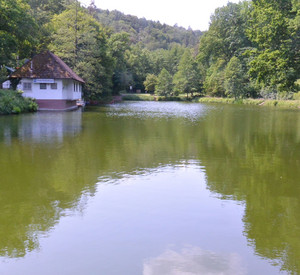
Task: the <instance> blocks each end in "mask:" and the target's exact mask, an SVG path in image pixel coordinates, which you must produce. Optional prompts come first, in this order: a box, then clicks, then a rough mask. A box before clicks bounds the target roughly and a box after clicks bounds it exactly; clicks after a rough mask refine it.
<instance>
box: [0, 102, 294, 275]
mask: <svg viewBox="0 0 300 275" xmlns="http://www.w3.org/2000/svg"><path fill="white" fill-rule="evenodd" d="M102 110H103V109H100V112H88V113H85V114H84V115H83V116H84V119H83V121H82V127H80V129H81V128H82V129H83V131H81V132H80V134H79V133H77V134H76V135H72V134H71V135H68V134H64V135H63V142H61V140H56V141H54V142H53V143H48V144H39V143H33V144H30V143H27V144H26V143H17V142H15V141H14V140H12V143H11V144H12V145H5V143H0V151H1V154H0V174H1V179H0V182H1V184H0V207H1V209H3V211H1V213H0V222H1V224H2V226H1V228H0V251H1V254H2V255H8V256H12V257H15V256H23V255H24V254H25V253H26V251H30V250H32V249H34V248H36V247H38V238H39V236H40V234H45V232H48V231H49V230H50V229H51V228H53V227H54V225H55V224H56V223H57V222H58V221H59V219H60V217H61V215H63V213H64V211H65V209H70V208H71V209H76V208H78V205H79V203H80V200H81V197H82V194H93V193H94V192H95V182H96V181H97V178H98V177H101V176H105V175H108V174H114V173H115V174H117V175H119V176H120V175H121V176H122V175H124V174H126V173H127V174H128V173H133V172H134V171H137V170H139V169H141V170H142V169H143V168H155V167H158V166H160V165H164V164H172V163H173V164H174V163H177V162H178V161H181V160H190V159H199V160H200V163H201V165H202V166H204V167H205V171H206V175H207V186H208V188H209V189H210V190H211V191H212V192H214V193H215V194H217V196H219V197H221V198H228V197H229V198H233V199H235V200H240V201H243V202H245V207H246V211H245V216H244V223H245V235H246V236H247V238H248V240H249V242H250V243H251V244H252V245H253V246H254V247H255V250H256V252H257V253H258V254H259V255H261V256H262V257H267V258H269V259H271V260H273V261H274V262H275V263H276V261H278V262H279V264H280V265H281V266H282V268H283V269H285V270H288V271H291V272H300V264H299V262H298V259H299V258H300V239H299V235H300V234H299V232H300V214H299V213H300V211H299V210H300V201H299V200H300V188H299V185H298V182H296V180H297V179H299V178H300V170H299V169H298V168H299V165H300V163H299V159H300V127H299V126H300V117H299V114H298V113H292V114H291V113H290V112H286V111H272V110H268V109H263V110H259V111H254V110H252V109H250V110H247V109H246V108H241V109H240V108H239V107H237V106H230V107H224V109H219V110H218V109H216V110H214V111H213V112H210V113H209V115H207V116H206V118H205V119H199V120H198V121H197V120H195V118H193V121H187V120H186V119H185V118H180V117H179V118H178V117H176V118H172V117H169V118H168V119H163V118H161V117H160V118H159V119H156V118H151V116H149V117H148V118H143V119H139V118H138V115H136V116H130V117H126V115H124V114H122V116H119V115H118V114H112V115H111V116H107V115H106V113H105V112H101V111H102ZM257 110H258V109H257ZM291 118H293V120H291ZM12 125H15V124H12ZM18 127H19V126H16V127H15V128H16V130H14V131H18ZM0 131H1V130H0ZM8 220H9V221H10V222H9V223H7V221H8Z"/></svg>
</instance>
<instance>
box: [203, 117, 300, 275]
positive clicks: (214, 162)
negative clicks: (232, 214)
mask: <svg viewBox="0 0 300 275" xmlns="http://www.w3.org/2000/svg"><path fill="white" fill-rule="evenodd" d="M295 114H296V115H297V116H296V117H293V120H292V121H291V120H290V118H291V114H290V113H289V112H270V113H268V112H267V111H265V114H264V116H261V114H260V113H257V114H255V113H253V112H251V116H249V114H248V115H247V113H246V112H245V114H244V116H242V117H239V118H238V119H236V117H238V116H240V115H242V113H238V112H237V113H233V112H232V113H231V115H230V116H229V114H228V113H227V116H226V117H224V118H223V119H222V120H221V121H218V120H217V118H216V119H215V121H211V122H210V124H211V125H215V127H214V128H212V127H210V128H208V127H207V128H206V139H205V142H204V143H201V147H202V148H201V149H199V152H201V153H200V154H201V155H202V156H204V158H203V157H202V165H204V166H205V168H206V174H207V185H208V188H209V189H210V190H211V191H213V192H216V193H217V194H220V196H221V197H224V198H227V197H231V198H234V199H237V200H242V201H244V202H245V207H246V208H245V209H246V210H245V215H244V219H243V221H244V223H245V235H246V236H247V238H248V240H249V242H250V243H251V244H252V245H253V246H254V247H255V250H256V252H257V253H258V254H259V255H261V256H262V257H267V258H269V259H271V260H273V263H274V264H279V265H280V266H281V268H282V269H283V270H287V271H291V272H296V273H299V272H300V262H299V259H300V188H299V182H298V181H299V179H300V170H299V164H300V163H299V160H300V133H299V127H298V128H297V124H299V123H300V117H299V115H298V114H297V113H295ZM237 129H239V130H238V131H237ZM251 129H255V130H254V131H253V130H251ZM296 129H298V130H296ZM220 137H221V138H220ZM211 144H212V145H211ZM201 155H200V158H201Z"/></svg>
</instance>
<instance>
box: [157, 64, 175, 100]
mask: <svg viewBox="0 0 300 275" xmlns="http://www.w3.org/2000/svg"><path fill="white" fill-rule="evenodd" d="M172 90H173V84H172V75H171V74H170V73H169V72H168V71H167V70H166V69H165V68H163V69H162V71H161V72H160V74H159V75H158V77H157V84H156V86H155V93H156V94H157V95H159V96H170V95H172Z"/></svg>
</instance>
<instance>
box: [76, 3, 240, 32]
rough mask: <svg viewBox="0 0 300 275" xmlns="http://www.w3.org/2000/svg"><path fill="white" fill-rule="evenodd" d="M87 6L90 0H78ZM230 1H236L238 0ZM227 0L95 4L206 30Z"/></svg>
mask: <svg viewBox="0 0 300 275" xmlns="http://www.w3.org/2000/svg"><path fill="white" fill-rule="evenodd" d="M80 2H81V3H82V4H84V5H85V6H88V5H89V4H90V3H91V0H80ZM230 2H233V3H238V2H239V0H231V1H230ZM227 3H228V0H184V1H183V0H150V1H149V0H148V1H142V0H95V5H96V6H97V7H98V8H100V9H104V10H118V11H120V12H123V13H125V14H130V15H135V16H137V17H139V18H143V17H144V18H146V19H147V20H153V21H159V22H160V23H166V24H168V25H171V26H174V25H175V24H176V23H177V24H178V26H181V27H185V28H188V27H191V28H192V29H193V30H201V31H205V30H208V27H209V21H210V16H211V15H212V14H213V13H214V11H215V9H216V8H218V7H222V6H225V5H226V4H227Z"/></svg>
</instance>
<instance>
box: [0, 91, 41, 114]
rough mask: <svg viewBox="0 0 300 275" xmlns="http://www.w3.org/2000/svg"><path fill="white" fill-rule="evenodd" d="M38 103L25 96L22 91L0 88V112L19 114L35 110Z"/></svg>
mask: <svg viewBox="0 0 300 275" xmlns="http://www.w3.org/2000/svg"><path fill="white" fill-rule="evenodd" d="M37 109H38V105H37V104H36V102H34V99H32V98H25V97H23V96H22V93H20V92H16V91H12V90H0V114H2V115H8V114H19V113H26V112H35V111H37Z"/></svg>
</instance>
